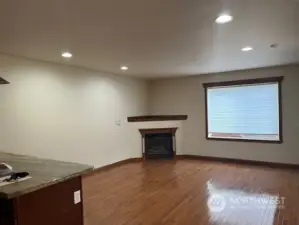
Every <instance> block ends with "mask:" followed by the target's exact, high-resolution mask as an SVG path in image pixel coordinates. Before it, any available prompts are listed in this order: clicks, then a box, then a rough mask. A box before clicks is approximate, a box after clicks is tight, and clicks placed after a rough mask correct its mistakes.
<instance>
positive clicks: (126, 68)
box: [120, 66, 129, 71]
mask: <svg viewBox="0 0 299 225" xmlns="http://www.w3.org/2000/svg"><path fill="white" fill-rule="evenodd" d="M120 69H121V70H122V71H126V70H128V69H129V67H127V66H121V67H120Z"/></svg>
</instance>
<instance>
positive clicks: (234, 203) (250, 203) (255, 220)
mask: <svg viewBox="0 0 299 225" xmlns="http://www.w3.org/2000/svg"><path fill="white" fill-rule="evenodd" d="M207 191H208V196H209V197H208V201H207V203H208V208H209V213H210V218H211V221H212V222H213V221H214V222H217V221H225V222H226V223H228V224H231V225H232V224H239V223H240V222H239V218H242V220H243V221H242V223H243V224H248V225H249V224H250V225H251V224H252V225H256V224H260V223H261V220H262V221H263V223H262V224H264V225H272V224H274V221H275V213H276V210H277V209H278V208H283V207H284V201H285V199H284V197H281V198H280V197H279V196H277V195H270V194H267V193H250V192H247V191H243V190H238V189H237V190H233V189H226V188H221V187H217V186H216V185H214V184H213V182H211V181H208V184H207Z"/></svg>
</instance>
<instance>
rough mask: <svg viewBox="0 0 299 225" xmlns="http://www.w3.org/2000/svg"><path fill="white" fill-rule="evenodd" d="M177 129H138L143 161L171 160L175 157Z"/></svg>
mask: <svg viewBox="0 0 299 225" xmlns="http://www.w3.org/2000/svg"><path fill="white" fill-rule="evenodd" d="M177 129H178V128H177V127H171V128H154V129H139V132H140V133H141V137H142V157H143V159H145V160H147V159H173V158H175V156H176V137H175V133H176V131H177Z"/></svg>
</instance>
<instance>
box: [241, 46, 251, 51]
mask: <svg viewBox="0 0 299 225" xmlns="http://www.w3.org/2000/svg"><path fill="white" fill-rule="evenodd" d="M241 50H242V51H243V52H249V51H251V50H253V48H252V47H250V46H247V47H244V48H242V49H241Z"/></svg>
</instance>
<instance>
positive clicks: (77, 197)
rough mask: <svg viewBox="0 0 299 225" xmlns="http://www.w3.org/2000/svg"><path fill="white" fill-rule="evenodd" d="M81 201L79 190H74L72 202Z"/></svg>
mask: <svg viewBox="0 0 299 225" xmlns="http://www.w3.org/2000/svg"><path fill="white" fill-rule="evenodd" d="M80 202H81V191H80V190H79V191H75V192H74V203H75V205H76V204H78V203H80Z"/></svg>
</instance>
